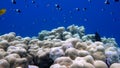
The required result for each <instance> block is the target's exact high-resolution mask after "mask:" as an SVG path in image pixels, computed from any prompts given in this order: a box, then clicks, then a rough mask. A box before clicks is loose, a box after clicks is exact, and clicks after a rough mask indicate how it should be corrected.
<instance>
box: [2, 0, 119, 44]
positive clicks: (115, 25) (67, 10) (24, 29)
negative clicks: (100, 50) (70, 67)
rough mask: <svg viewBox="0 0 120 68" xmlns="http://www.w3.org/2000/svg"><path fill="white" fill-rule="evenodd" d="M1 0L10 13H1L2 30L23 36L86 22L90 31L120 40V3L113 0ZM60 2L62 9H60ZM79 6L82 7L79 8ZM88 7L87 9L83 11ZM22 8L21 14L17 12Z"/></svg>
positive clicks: (87, 31) (3, 32)
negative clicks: (107, 1)
mask: <svg viewBox="0 0 120 68" xmlns="http://www.w3.org/2000/svg"><path fill="white" fill-rule="evenodd" d="M34 1H35V3H32V0H16V4H13V3H12V2H11V0H0V9H2V8H6V9H7V12H6V13H5V14H4V15H2V16H0V33H1V34H5V33H8V32H16V33H17V35H21V36H37V35H38V32H40V31H41V30H51V29H54V28H56V27H59V26H65V27H67V26H69V25H72V24H75V25H83V26H85V28H86V34H88V33H95V32H96V31H97V32H98V33H99V34H100V35H101V36H106V37H115V38H116V40H117V42H118V43H120V41H119V39H120V27H119V26H120V2H114V0H109V1H110V4H109V5H108V4H105V3H104V2H105V0H91V2H89V1H88V0H34ZM55 4H59V6H60V8H62V10H61V11H60V10H57V9H56V7H55ZM76 8H79V9H80V10H79V11H77V10H76ZM83 8H86V11H83ZM15 9H20V10H21V13H18V12H16V11H15Z"/></svg>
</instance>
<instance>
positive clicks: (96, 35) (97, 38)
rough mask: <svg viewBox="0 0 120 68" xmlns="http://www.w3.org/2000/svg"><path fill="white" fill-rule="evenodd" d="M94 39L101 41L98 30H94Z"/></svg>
mask: <svg viewBox="0 0 120 68" xmlns="http://www.w3.org/2000/svg"><path fill="white" fill-rule="evenodd" d="M95 41H101V37H100V35H99V34H98V32H95Z"/></svg>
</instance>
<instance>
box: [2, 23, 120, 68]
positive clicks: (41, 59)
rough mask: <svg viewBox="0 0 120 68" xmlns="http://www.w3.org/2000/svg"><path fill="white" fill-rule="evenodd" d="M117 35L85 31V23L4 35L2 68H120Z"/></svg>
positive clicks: (119, 50) (119, 49)
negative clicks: (32, 34)
mask: <svg viewBox="0 0 120 68" xmlns="http://www.w3.org/2000/svg"><path fill="white" fill-rule="evenodd" d="M118 66H120V48H119V47H118V45H117V43H116V41H115V39H114V38H106V37H100V36H99V34H98V33H95V34H85V28H84V26H75V25H71V26H68V27H67V29H65V27H58V28H56V29H53V30H51V31H47V30H43V31H41V32H40V33H39V35H38V36H37V37H32V38H31V37H21V36H16V33H14V32H10V33H7V34H4V35H1V36H0V68H117V67H118Z"/></svg>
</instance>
